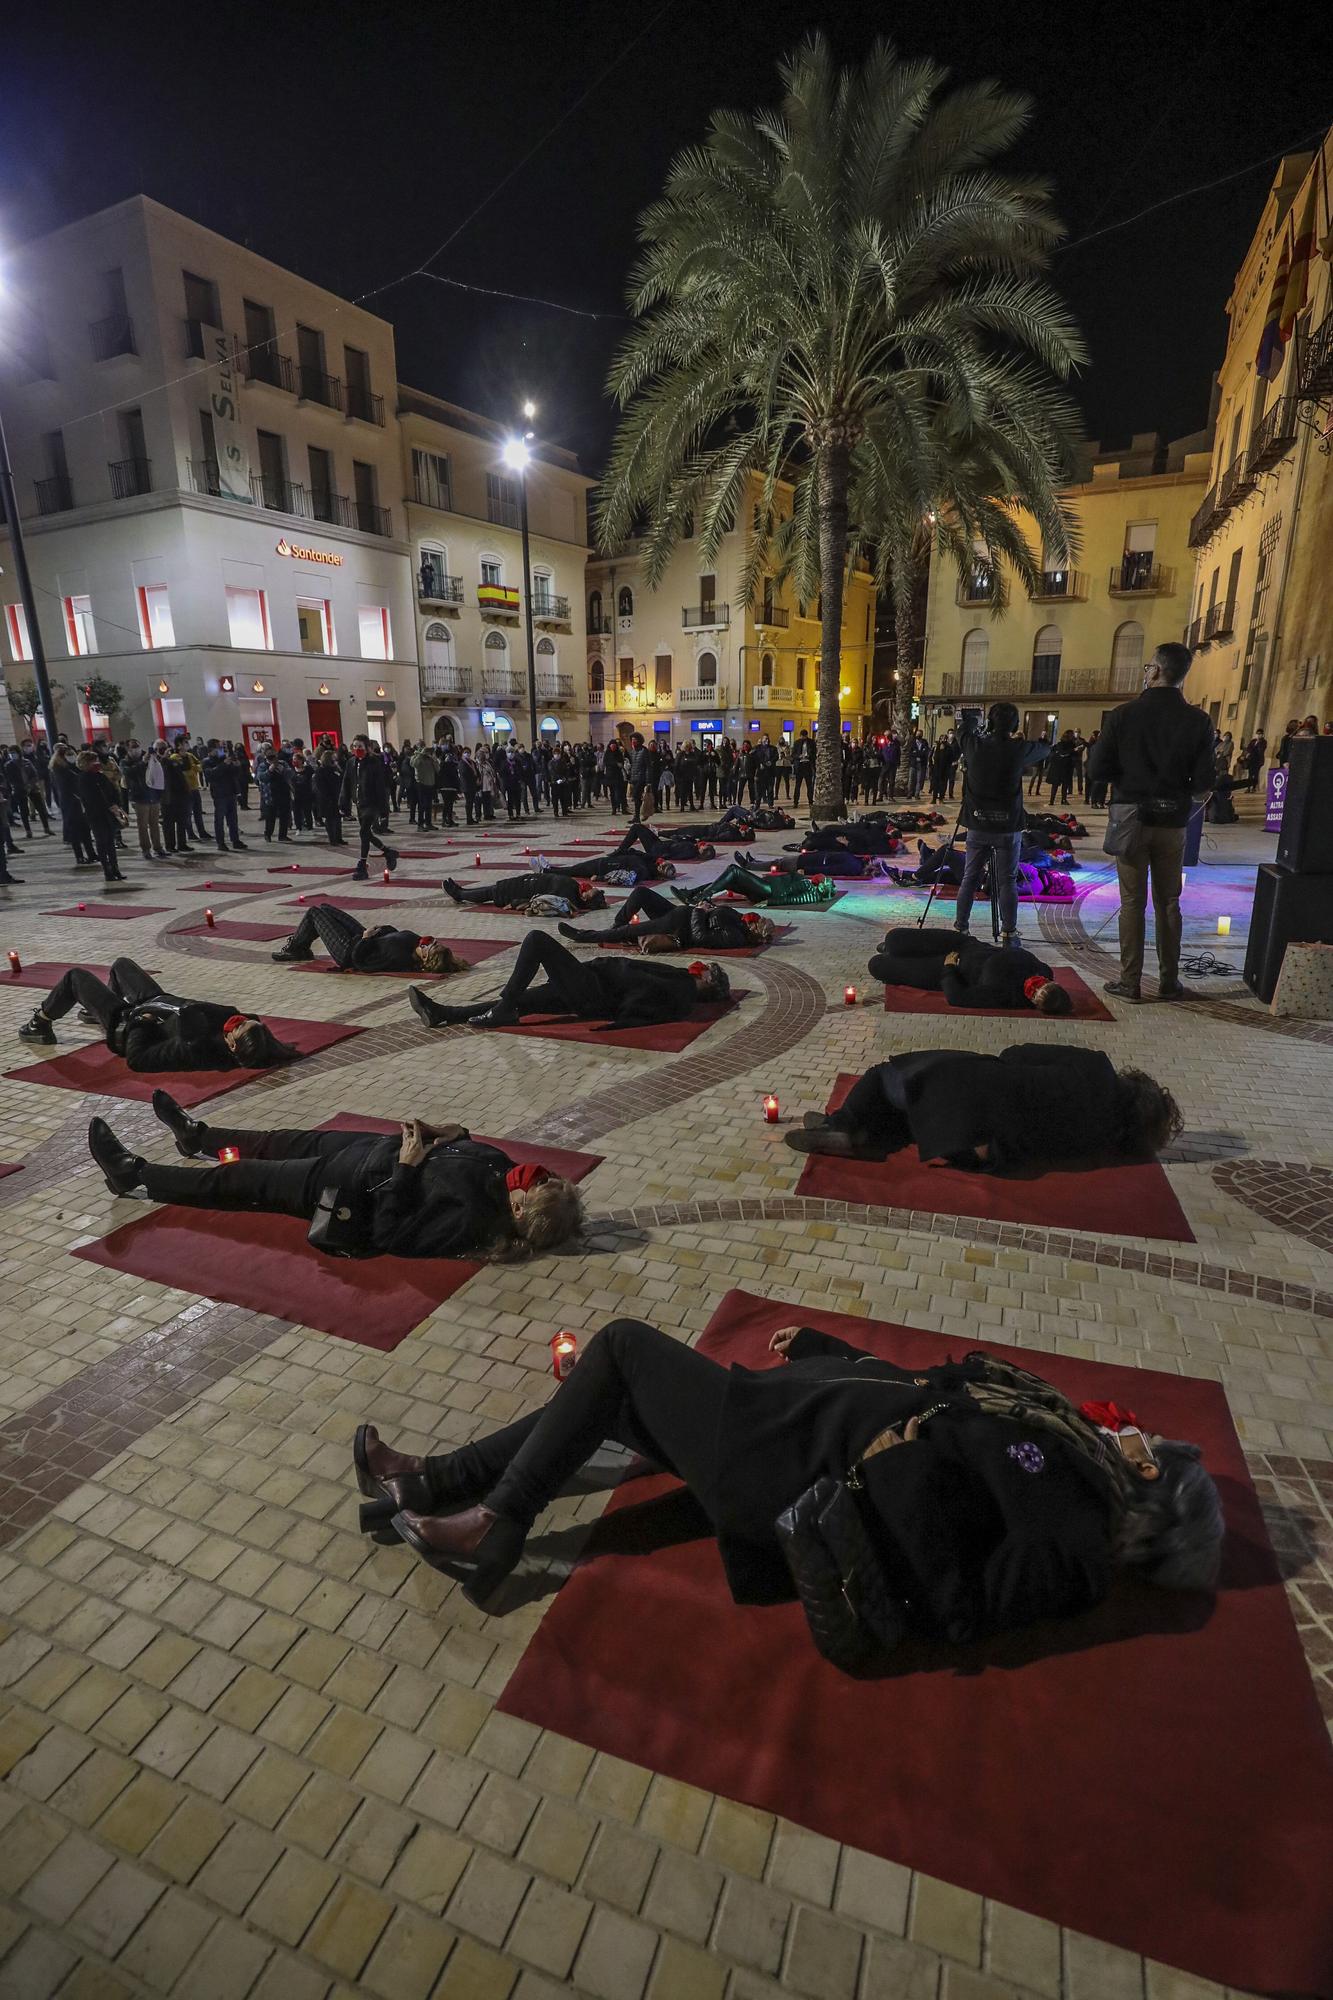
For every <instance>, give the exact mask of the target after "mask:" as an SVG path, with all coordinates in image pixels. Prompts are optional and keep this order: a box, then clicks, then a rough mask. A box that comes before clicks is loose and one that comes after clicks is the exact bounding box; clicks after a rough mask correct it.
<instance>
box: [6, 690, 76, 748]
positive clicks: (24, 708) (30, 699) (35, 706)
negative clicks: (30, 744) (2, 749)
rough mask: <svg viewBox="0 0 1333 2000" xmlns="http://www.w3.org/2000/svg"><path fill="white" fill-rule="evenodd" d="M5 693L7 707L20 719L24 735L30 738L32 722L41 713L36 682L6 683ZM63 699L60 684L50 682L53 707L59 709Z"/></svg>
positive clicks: (63, 695)
mask: <svg viewBox="0 0 1333 2000" xmlns="http://www.w3.org/2000/svg"><path fill="white" fill-rule="evenodd" d="M5 692H6V694H7V695H8V696H9V706H10V707H11V708H12V709H13V711H14V713H15V715H17V716H19V717H21V719H22V721H23V725H24V731H25V733H26V734H27V735H28V736H31V735H32V725H33V721H34V719H35V717H37V716H39V715H40V714H41V712H42V697H41V696H40V695H39V694H38V692H37V683H36V681H8V682H6V684H5ZM64 698H65V690H64V688H63V687H62V686H61V684H60V682H59V681H52V682H51V701H52V704H53V706H54V707H56V708H59V706H60V704H61V702H62V701H63V700H64Z"/></svg>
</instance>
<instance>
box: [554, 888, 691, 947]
mask: <svg viewBox="0 0 1333 2000" xmlns="http://www.w3.org/2000/svg"><path fill="white" fill-rule="evenodd" d="M688 916H689V912H688V911H686V910H684V909H682V908H681V906H680V904H679V903H673V902H671V901H669V900H668V898H667V897H666V896H663V895H661V894H660V893H659V891H658V890H656V889H649V888H647V887H645V885H644V884H643V883H640V884H639V886H638V888H637V889H631V890H630V892H629V895H628V896H627V897H626V898H625V901H624V902H623V903H622V904H621V906H620V915H619V917H618V918H617V920H616V922H615V923H613V924H612V925H611V927H610V929H609V930H604V931H589V930H585V931H576V932H575V933H574V935H575V937H576V939H577V940H578V942H579V943H580V944H636V943H637V942H638V940H639V939H640V938H644V937H674V936H675V935H676V934H677V932H679V931H680V930H681V929H682V928H683V922H682V920H686V921H687V920H688ZM632 917H644V918H646V919H647V921H646V922H644V923H637V924H636V923H631V921H630V919H631V918H632ZM681 942H682V943H683V942H684V939H683V938H682V940H681Z"/></svg>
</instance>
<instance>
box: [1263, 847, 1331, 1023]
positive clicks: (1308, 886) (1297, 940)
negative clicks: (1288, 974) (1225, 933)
mask: <svg viewBox="0 0 1333 2000" xmlns="http://www.w3.org/2000/svg"><path fill="white" fill-rule="evenodd" d="M1289 944H1333V874H1329V875H1293V874H1291V873H1290V871H1289V870H1287V869H1285V868H1275V867H1273V866H1272V865H1271V864H1266V865H1265V866H1264V867H1262V868H1261V869H1260V870H1259V872H1258V874H1257V875H1256V876H1255V880H1254V910H1253V913H1252V915H1251V917H1250V941H1249V944H1248V945H1247V947H1246V951H1245V984H1246V985H1247V986H1248V987H1249V989H1250V991H1251V992H1252V993H1254V994H1257V996H1258V998H1259V999H1260V1000H1271V999H1272V997H1273V988H1274V987H1275V986H1276V985H1277V976H1278V973H1279V972H1280V971H1281V970H1282V954H1283V952H1285V950H1286V949H1287V946H1288V945H1289Z"/></svg>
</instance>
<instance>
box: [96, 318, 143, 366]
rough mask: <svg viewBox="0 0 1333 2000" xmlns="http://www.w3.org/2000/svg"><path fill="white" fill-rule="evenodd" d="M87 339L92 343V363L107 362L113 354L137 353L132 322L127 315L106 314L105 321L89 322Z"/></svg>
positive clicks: (137, 348)
mask: <svg viewBox="0 0 1333 2000" xmlns="http://www.w3.org/2000/svg"><path fill="white" fill-rule="evenodd" d="M88 338H89V340H90V341H91V343H92V350H93V360H94V361H109V360H110V359H111V357H112V355H114V354H137V353H138V352H139V347H138V343H137V341H136V340H135V338H134V321H133V320H132V319H131V318H130V316H129V314H128V313H108V314H107V316H106V318H105V319H95V320H91V321H90V322H89V325H88Z"/></svg>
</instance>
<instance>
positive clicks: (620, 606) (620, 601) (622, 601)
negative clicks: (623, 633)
mask: <svg viewBox="0 0 1333 2000" xmlns="http://www.w3.org/2000/svg"><path fill="white" fill-rule="evenodd" d="M616 609H617V611H618V612H619V613H620V616H621V617H622V618H632V617H633V616H634V592H633V591H632V590H631V589H630V587H629V585H628V584H627V583H626V584H622V585H621V589H620V595H619V597H618V598H617V599H616Z"/></svg>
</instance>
